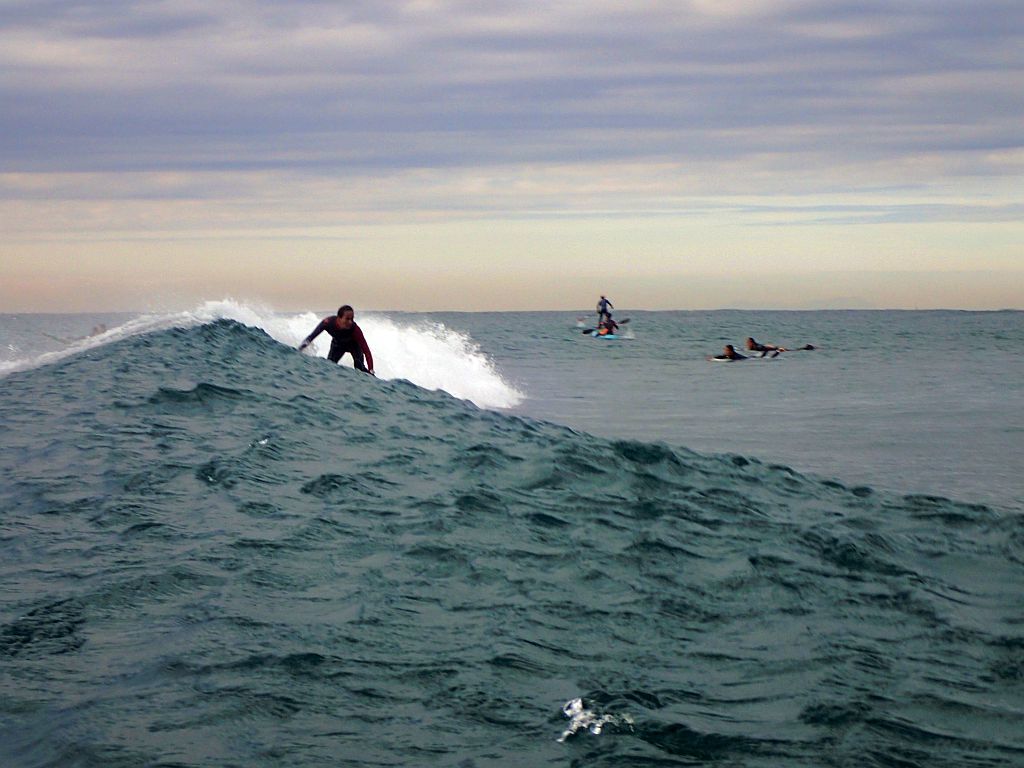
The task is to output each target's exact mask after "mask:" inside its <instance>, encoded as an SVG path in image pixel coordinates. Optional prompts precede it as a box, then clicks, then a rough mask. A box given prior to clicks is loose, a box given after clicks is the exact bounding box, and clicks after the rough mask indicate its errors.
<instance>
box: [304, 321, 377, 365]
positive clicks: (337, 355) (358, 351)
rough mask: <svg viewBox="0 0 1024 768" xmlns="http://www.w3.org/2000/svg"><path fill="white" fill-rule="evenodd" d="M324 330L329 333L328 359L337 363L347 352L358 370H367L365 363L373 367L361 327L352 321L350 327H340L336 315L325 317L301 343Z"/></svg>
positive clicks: (371, 356) (313, 337)
mask: <svg viewBox="0 0 1024 768" xmlns="http://www.w3.org/2000/svg"><path fill="white" fill-rule="evenodd" d="M324 331H327V332H328V333H329V334H330V335H331V351H330V352H328V353H327V359H328V360H330V361H331V362H332V363H337V362H338V361H339V360H341V356H342V355H344V354H345V353H346V352H348V353H349V354H350V355H352V364H353V365H354V366H355V367H356V368H358V369H359V370H360V371H366V370H367V368H366V363H369V364H370V369H371V370H372V369H373V355H372V354H370V347H369V345H368V344H367V343H366V337H365V336H363V331H362V329H361V328H360V327H359V326H358V325H356V323H352V326H351V327H350V328H342V327H341V323H340V322H339V321H338V318H337V317H325V318H324V319H323V320H321V321H320V323H319V325H317V327H316V328H314V329H313V332H312V333H311V334H309V336H307V337H306V340H305V341H304V342H302V343H303V345H305V344H309V343H310V342H311V341H313V339H315V338H316V337H317V336H319V335H320V334H321V333H323V332H324ZM364 356H365V362H364Z"/></svg>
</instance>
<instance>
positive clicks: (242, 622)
mask: <svg viewBox="0 0 1024 768" xmlns="http://www.w3.org/2000/svg"><path fill="white" fill-rule="evenodd" d="M314 319H315V317H314ZM305 320H306V319H304V320H303V322H302V323H301V325H302V326H303V328H302V330H301V332H300V331H299V330H294V331H293V330H291V329H289V328H280V329H277V330H274V329H272V330H274V333H272V334H271V335H267V333H265V332H264V331H263V330H260V329H258V328H255V327H252V326H251V325H249V324H246V323H245V322H244V321H243V322H238V321H234V320H204V319H202V318H199V319H197V320H196V321H195V322H191V323H178V325H180V326H182V327H162V326H161V325H160V323H157V322H154V321H149V322H151V326H150V327H151V330H149V331H148V332H146V333H143V334H141V335H138V334H135V333H123V334H122V335H121V336H118V337H117V338H115V339H110V340H108V341H105V342H104V343H85V342H78V343H79V344H80V347H81V348H79V349H76V350H75V351H74V352H73V353H68V354H65V351H66V350H62V349H54V350H52V352H53V353H54V354H55V357H54V358H52V359H50V360H48V362H49V363H50V364H48V365H46V366H45V367H32V366H30V365H27V364H25V363H24V362H23V359H22V358H18V357H14V356H11V355H9V356H8V361H7V366H8V370H9V371H10V372H9V373H7V375H6V376H5V377H4V378H2V379H0V448H2V450H0V476H2V477H3V483H2V485H0V515H2V517H0V573H2V579H0V590H2V591H0V694H2V695H0V764H2V765H4V766H7V765H10V766H51V765H52V766H136V765H138V766H150V765H153V766H157V765H160V766H172V765H173V766H208V765H237V766H306V765H325V766H327V765H330V766H345V765H351V766H368V765H382V766H383V765H389V766H393V765H452V766H460V767H464V768H466V767H469V766H490V765H509V766H520V765H529V766H532V765H581V766H583V765H587V766H590V765H594V766H600V765H607V766H611V765H615V766H619V765H651V766H654V765H658V766H663V765H730V766H732V765H742V766H779V765H786V766H819V765H840V766H854V765H856V766H861V765H867V766H871V765H878V766H938V765H941V766H1005V765H1024V629H1022V627H1024V602H1022V600H1021V595H1022V594H1024V591H1022V587H1024V517H1022V516H1021V515H1020V513H1019V511H1018V510H1017V509H1015V508H1014V507H1013V504H1012V500H1013V498H1014V493H1015V491H1013V490H1012V489H1007V488H1005V487H1004V488H1003V490H1002V492H1001V493H1002V496H1003V497H1004V498H1005V499H1007V500H1009V502H1008V503H1007V504H1004V505H999V504H988V505H986V504H983V503H978V502H975V501H972V500H971V499H969V498H967V499H963V500H958V501H952V500H949V499H948V498H945V497H944V496H943V495H939V494H929V493H913V494H897V493H891V492H887V491H880V490H877V489H875V488H873V487H871V486H869V485H867V484H860V483H852V482H844V481H842V480H830V479H821V478H817V477H812V476H808V475H804V474H801V473H799V472H797V471H795V470H793V469H791V468H789V467H786V466H782V465H779V464H773V463H771V462H768V461H761V460H758V459H756V458H755V457H754V456H752V455H740V453H739V452H733V453H732V454H727V455H706V454H701V453H696V452H693V451H691V450H689V449H687V448H683V447H681V446H682V445H683V442H682V441H671V440H670V441H668V442H659V441H657V440H639V439H631V438H629V437H628V436H622V437H617V438H616V437H608V436H596V435H592V434H589V433H588V432H583V431H578V430H573V429H569V428H566V427H562V426H557V425H554V424H551V423H547V422H544V421H538V420H534V419H532V418H528V417H525V416H522V415H515V413H509V412H508V411H507V410H500V408H508V407H509V406H511V407H513V408H514V409H515V410H516V411H517V412H519V411H522V410H525V409H527V408H528V407H529V404H530V402H531V398H533V402H535V403H536V404H537V406H538V408H544V407H548V406H546V405H544V404H545V403H548V402H554V401H555V400H557V399H558V397H559V395H558V394H557V393H555V392H554V390H545V389H544V385H543V382H544V381H545V379H543V377H542V376H539V375H536V376H534V375H532V374H530V371H531V370H536V368H531V366H532V363H530V362H529V361H530V360H531V359H533V358H530V355H531V354H532V353H531V351H530V349H529V348H525V347H524V348H523V349H522V351H518V350H517V348H516V347H515V343H514V342H513V343H510V344H509V345H508V346H506V347H502V348H501V349H500V350H497V348H494V349H495V350H496V351H495V352H493V353H492V354H486V351H488V350H490V349H492V348H493V347H492V346H491V344H492V341H491V337H490V336H488V333H489V332H482V333H479V334H473V335H467V334H466V333H465V332H464V331H463V330H445V329H446V328H457V327H458V323H457V322H455V321H451V322H449V323H448V324H447V325H446V326H444V327H443V328H439V327H434V328H433V329H432V330H430V329H427V330H422V332H421V335H420V336H419V337H418V338H417V339H412V340H408V341H409V343H410V344H411V345H412V347H413V348H418V349H421V350H422V352H423V354H422V359H423V360H426V361H429V360H434V359H437V358H438V357H439V356H440V357H444V354H446V353H445V352H444V351H445V350H452V349H459V350H461V352H460V353H459V354H460V355H461V356H462V357H465V358H467V360H468V362H467V364H468V365H469V366H470V368H469V369H467V370H464V371H462V372H461V373H460V374H459V375H458V378H459V379H460V380H461V383H462V384H463V385H464V386H468V387H469V391H470V394H471V395H472V396H473V397H475V398H477V399H481V400H485V399H487V398H503V399H505V404H504V406H501V405H498V404H492V405H491V408H490V409H480V408H478V407H476V406H474V405H473V404H472V403H469V402H467V401H464V400H458V399H455V398H453V397H451V396H450V395H448V394H446V393H445V392H443V391H431V389H430V388H429V383H427V382H423V383H422V386H417V385H416V384H413V383H410V382H409V381H405V380H403V379H407V378H413V376H412V374H416V372H415V371H410V370H401V369H399V366H401V363H400V362H399V357H398V355H397V347H395V348H392V347H391V346H390V342H388V341H387V340H385V337H384V332H383V331H381V332H380V333H378V334H377V336H376V338H377V339H378V340H381V342H380V346H379V347H375V349H374V352H375V357H376V356H378V355H380V352H381V351H389V352H391V357H392V360H390V361H388V362H387V363H385V360H384V357H382V358H381V365H379V366H378V371H382V370H383V371H385V372H387V376H388V378H391V380H386V379H384V378H382V379H376V380H375V379H372V378H370V377H367V376H364V375H361V374H358V373H356V372H354V371H352V370H351V369H346V368H334V367H332V366H330V365H329V364H327V363H326V362H325V361H323V360H318V359H313V358H310V357H305V356H302V355H298V354H296V353H295V352H294V351H293V350H292V349H290V348H289V347H288V346H285V345H283V344H281V343H279V341H287V342H288V343H291V342H293V341H294V340H295V339H294V338H290V337H288V334H292V335H293V336H296V338H297V337H300V336H301V335H302V334H304V332H305V330H306V328H305V325H307V324H308V323H306V322H305ZM407 321H408V319H405V320H402V319H399V320H392V321H390V322H392V324H393V325H394V326H395V327H396V328H398V329H399V331H400V330H401V327H402V324H403V323H405V322H407ZM282 322H284V321H282ZM417 322H418V321H417ZM170 325H171V326H173V325H174V323H171V324H170ZM369 325H370V324H369V323H367V324H366V326H365V327H367V328H369ZM184 326H187V327H184ZM384 327H385V326H384V325H383V324H382V325H380V326H378V328H384ZM749 333H752V332H748V334H749ZM272 336H274V338H272ZM368 336H369V333H368ZM636 336H637V338H636V340H635V343H637V344H641V343H643V342H642V339H643V336H642V334H641V331H640V330H639V326H638V331H637V334H636ZM275 338H278V339H279V340H275ZM481 339H483V341H481ZM563 340H564V345H563ZM738 340H741V339H738ZM710 341H711V340H709V342H708V345H709V346H710ZM787 341H788V340H787ZM370 342H371V344H373V343H374V337H373V336H370ZM576 342H577V339H576V338H575V337H570V336H569V335H568V334H567V333H565V332H564V331H562V330H560V331H559V332H558V333H557V334H555V333H554V332H553V333H552V337H551V339H549V340H546V341H545V342H544V343H545V344H546V345H547V346H546V347H544V348H545V349H546V350H547V352H546V353H545V354H548V355H549V357H551V356H558V355H557V354H556V353H558V352H561V351H564V354H563V355H561V357H562V358H563V359H562V361H561V364H562V365H563V366H564V367H565V368H567V369H568V371H569V375H579V376H581V377H582V378H586V375H587V372H588V370H590V369H588V368H587V366H586V364H584V363H583V362H578V363H576V364H575V367H574V365H568V364H566V363H565V361H566V360H569V361H571V360H577V361H580V360H583V361H585V360H587V359H588V358H584V357H582V356H583V355H589V354H591V352H590V351H589V349H593V348H585V347H580V346H579V345H577V344H576ZM12 343H13V342H12ZM395 343H397V342H395ZM598 343H601V342H598ZM481 348H482V349H481ZM482 350H483V351H482ZM625 350H626V348H625V347H622V348H617V349H616V351H609V352H607V353H605V352H602V353H600V354H604V355H606V356H605V357H604V358H602V359H600V362H599V365H597V366H596V367H595V368H594V369H593V370H605V369H609V370H613V371H614V370H616V368H615V367H614V366H613V365H610V361H611V360H614V359H615V356H620V355H626V354H628V353H627V352H626V351H625ZM707 351H708V352H709V353H710V352H713V351H715V350H714V348H711V349H708V350H707ZM574 356H576V357H574ZM517 359H518V360H520V361H522V362H521V363H520V364H519V367H516V364H515V363H514V361H515V360H517ZM822 359H827V358H822ZM495 361H496V362H495ZM536 362H537V363H538V368H539V367H540V365H539V363H540V361H539V359H538V360H536ZM700 362H701V363H703V361H702V360H701V361H700ZM780 362H783V361H780ZM788 363H793V364H794V365H792V366H790V367H791V368H792V369H793V370H796V365H800V364H801V363H799V362H797V361H796V360H790V361H787V362H783V364H784V365H786V364H788ZM654 365H655V363H651V365H650V366H649V367H653V366H654ZM686 365H689V363H686ZM693 365H694V366H695V367H694V369H693V370H694V373H693V375H694V376H696V375H702V374H700V371H701V369H700V368H697V367H696V366H697V361H694V363H693ZM704 365H705V366H706V367H710V364H706V363H704ZM388 366H395V367H394V368H388ZM422 368H423V371H422V373H423V375H425V376H426V375H428V374H429V375H437V376H441V375H443V374H442V373H440V372H431V371H429V370H428V369H429V365H426V364H424V366H422ZM725 368H726V369H728V370H729V371H730V372H731V373H734V374H739V375H753V374H747V373H743V372H744V371H747V370H750V371H755V370H756V369H753V368H751V369H740V368H737V369H735V370H734V369H733V368H731V367H730V366H728V365H727V366H725ZM509 370H511V371H512V372H511V373H509ZM705 370H706V368H705ZM761 370H762V371H769V370H773V371H776V370H777V371H780V372H784V371H786V370H787V369H785V368H783V367H782V366H778V367H776V368H772V369H769V368H763V369H761ZM467 371H469V372H467ZM574 371H576V372H577V373H573V372H574ZM580 371H582V373H580ZM716 371H717V369H716ZM416 375H418V374H416ZM708 375H714V376H719V375H723V376H724V375H725V374H724V373H723V374H718V373H717V372H716V373H714V374H710V373H709V374H708ZM778 375H782V373H779V374H778ZM721 381H723V382H728V381H729V380H728V379H722V380H721ZM733 384H735V381H733ZM721 386H722V387H725V386H727V384H722V385H721ZM442 388H443V387H442ZM692 389H693V387H691V390H692ZM545 392H547V394H545ZM463 396H464V397H465V396H467V395H465V394H464V395H463ZM579 402H580V403H585V402H587V401H585V400H580V401H579ZM484 404H486V403H484ZM819 405H821V404H820V403H819ZM586 407H589V406H581V408H580V409H579V411H578V413H580V414H583V416H580V417H579V418H583V417H585V408H586ZM496 408H498V409H499V410H495V409H496ZM683 412H685V411H683ZM569 416H571V417H572V419H575V418H577V417H576V416H573V414H572V413H570V414H569ZM615 418H619V419H622V418H624V417H623V416H622V414H621V413H619V415H618V416H616V417H615ZM570 420H571V419H566V421H567V422H569V421H570ZM595 431H596V430H595ZM661 439H662V440H663V439H664V438H661ZM855 469H856V467H851V470H855Z"/></svg>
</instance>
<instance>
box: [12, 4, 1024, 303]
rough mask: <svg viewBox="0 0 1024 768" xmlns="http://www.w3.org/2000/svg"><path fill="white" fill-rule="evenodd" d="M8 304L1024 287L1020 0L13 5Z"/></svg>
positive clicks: (736, 295)
mask: <svg viewBox="0 0 1024 768" xmlns="http://www.w3.org/2000/svg"><path fill="white" fill-rule="evenodd" d="M0 105H2V106H0V312H3V311H17V312H24V311H55V310H66V311H88V310H108V309H109V310H122V309H125V310H127V309H156V308H164V307H180V306H182V305H185V304H189V303H190V302H194V301H197V300H201V299H218V298H222V297H225V296H231V297H234V298H236V299H244V300H253V301H259V302H261V303H264V304H269V305H271V306H275V307H278V308H281V309H302V308H310V307H314V308H326V307H330V306H334V305H337V304H339V303H341V302H342V301H345V302H350V303H353V304H355V305H356V306H360V307H366V308H377V309H425V310H432V309H469V310H475V309H544V308H551V309H555V308H583V307H589V306H591V305H592V304H593V302H594V300H595V299H596V296H597V294H599V293H602V292H606V293H609V294H610V295H611V296H612V297H613V298H614V300H615V301H616V304H617V305H619V306H622V307H634V308H640V307H647V308H683V309H687V308H694V309H696V308H708V307H778V308H817V307H832V306H835V307H921V308H925V307H963V308H1001V307H1024V3H1022V2H1020V0H1006V1H1002V0H963V1H960V2H952V1H949V0H927V2H926V1H924V0H886V1H884V2H873V0H856V1H852V0H851V1H847V0H774V1H771V2H769V1H768V0H742V1H738V0H674V1H673V2H662V1H659V0H650V1H649V2H644V3H624V2H622V0H614V1H612V0H587V1H585V2H584V1H579V2H576V1H572V0H567V1H565V2H554V3H552V2H536V1H535V0H521V1H518V2H516V1H511V0H490V1H489V2H486V3H480V2H464V1H463V0H452V1H447V0H412V1H410V2H386V1H384V0H374V1H373V2H359V1H356V2H327V0H219V1H218V2H216V3H211V2H209V1H208V0H202V2H200V1H199V0H173V1H172V2H165V1H161V0H156V1H146V2H143V1H141V0H103V2H89V1H88V0H0Z"/></svg>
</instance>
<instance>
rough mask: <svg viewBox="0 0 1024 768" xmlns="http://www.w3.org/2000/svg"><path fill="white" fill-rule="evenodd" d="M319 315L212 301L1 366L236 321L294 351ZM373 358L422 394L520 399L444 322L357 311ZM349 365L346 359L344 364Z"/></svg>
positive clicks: (27, 364) (322, 340)
mask: <svg viewBox="0 0 1024 768" xmlns="http://www.w3.org/2000/svg"><path fill="white" fill-rule="evenodd" d="M321 319H322V316H320V315H317V314H316V313H314V312H301V313H295V314H280V313H277V312H275V311H273V310H271V309H269V308H264V307H260V306H258V305H255V304H251V303H243V302H238V301H235V300H233V299H221V300H219V301H207V302H204V303H203V304H200V305H199V306H198V307H196V308H194V309H191V310H187V311H183V312H171V313H163V314H149V315H142V316H140V317H137V318H133V319H132V320H129V321H128V322H126V323H122V324H121V325H118V326H116V327H114V328H111V329H109V330H107V331H104V332H102V333H97V334H95V335H93V336H89V337H86V338H83V339H78V340H76V341H73V342H71V343H70V344H68V346H67V347H65V348H64V349H61V350H57V351H53V352H45V353H43V354H39V355H34V356H32V355H29V356H27V357H23V358H20V359H16V360H11V361H6V362H0V376H3V375H6V374H9V373H13V372H15V371H20V370H26V369H30V368H37V367H40V366H44V365H50V364H52V363H56V362H59V361H60V360H63V359H65V358H67V357H72V356H74V355H77V354H81V353H82V352H85V351H87V350H90V349H94V348H96V347H100V346H103V345H104V344H109V343H111V342H114V341H120V340H122V339H126V338H129V337H131V336H138V335H141V334H144V333H152V332H155V331H162V330H168V329H170V328H189V327H193V326H197V325H203V324H206V323H211V322H215V321H217V320H234V321H236V322H239V323H242V324H243V325H247V326H250V327H252V328H259V329H261V330H263V331H264V332H266V333H267V335H269V336H270V337H271V338H273V339H275V340H276V341H278V342H280V343H282V344H285V345H287V346H289V347H297V346H298V345H299V343H300V342H301V341H302V339H304V338H305V337H306V335H307V334H308V333H309V332H310V331H311V330H313V328H314V327H315V326H316V324H317V323H318V322H319V321H320V320H321ZM357 319H358V322H359V325H360V327H361V328H362V329H363V333H364V334H365V335H366V340H367V343H368V344H369V345H370V350H371V351H372V352H373V357H374V367H375V372H376V374H377V376H378V377H380V378H382V379H406V380H408V381H411V382H412V383H413V384H416V385H418V386H421V387H424V388H425V389H432V390H443V391H445V392H448V393H449V394H451V395H453V396H455V397H458V398H461V399H464V400H469V401H470V402H472V403H474V404H476V405H478V406H480V407H482V408H510V407H512V406H514V405H517V404H518V403H520V402H522V400H523V394H522V393H521V392H519V391H518V390H516V388H515V387H513V386H512V385H511V384H509V383H508V382H507V381H505V380H504V379H503V378H502V376H501V374H500V373H499V372H498V371H497V369H496V368H495V367H494V363H493V362H492V361H491V360H490V358H488V357H487V355H486V354H485V353H484V352H483V351H482V350H481V349H480V347H479V345H478V344H476V342H474V341H473V340H472V339H471V338H470V337H469V336H468V335H466V334H463V333H460V332H458V331H455V330H452V329H450V328H447V327H446V326H444V325H443V324H441V323H415V324H413V323H399V322H397V321H395V320H393V319H391V318H389V317H387V316H385V315H380V314H374V313H360V314H359V317H358V318H357ZM330 344H331V339H330V336H328V335H327V334H321V335H320V337H319V338H317V339H316V341H314V342H313V344H312V346H311V351H312V352H313V353H315V354H317V355H319V356H326V355H327V350H328V349H329V348H330ZM346 363H347V364H351V363H350V362H349V358H348V357H347V356H346V357H345V358H342V364H346Z"/></svg>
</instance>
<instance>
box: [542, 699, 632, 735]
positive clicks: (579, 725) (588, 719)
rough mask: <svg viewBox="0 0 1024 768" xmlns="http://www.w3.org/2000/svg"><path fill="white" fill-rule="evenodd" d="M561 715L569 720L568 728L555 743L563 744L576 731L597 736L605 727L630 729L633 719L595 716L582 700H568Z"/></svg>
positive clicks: (619, 716)
mask: <svg viewBox="0 0 1024 768" xmlns="http://www.w3.org/2000/svg"><path fill="white" fill-rule="evenodd" d="M562 714H563V715H565V716H566V717H568V718H569V727H567V728H566V729H565V730H564V731H563V732H562V735H561V736H559V737H558V739H556V741H559V742H563V741H565V740H566V739H567V738H569V737H570V736H572V735H574V734H575V733H577V732H578V731H589V732H590V733H592V734H594V735H595V736H599V735H600V734H601V731H603V730H604V727H605V726H606V725H621V726H625V727H627V728H632V726H633V718H631V717H630V716H629V715H612V714H608V713H605V714H601V715H599V714H597V713H596V712H594V711H593V710H590V709H587V707H586V705H585V704H584V703H583V699H570V700H569V701H567V702H565V704H563V705H562Z"/></svg>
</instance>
